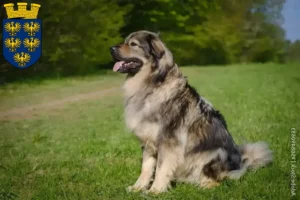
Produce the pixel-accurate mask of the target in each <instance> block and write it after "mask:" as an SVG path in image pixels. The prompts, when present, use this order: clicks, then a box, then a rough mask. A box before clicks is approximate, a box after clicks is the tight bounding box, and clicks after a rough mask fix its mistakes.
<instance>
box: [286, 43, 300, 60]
mask: <svg viewBox="0 0 300 200" xmlns="http://www.w3.org/2000/svg"><path fill="white" fill-rule="evenodd" d="M287 45H288V60H289V61H300V40H296V41H295V42H293V43H291V44H287Z"/></svg>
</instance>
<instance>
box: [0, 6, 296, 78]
mask: <svg viewBox="0 0 300 200" xmlns="http://www.w3.org/2000/svg"><path fill="white" fill-rule="evenodd" d="M2 2H3V3H11V2H13V3H16V2H17V1H16V0H3V1H2ZM27 2H28V3H31V2H32V3H33V2H34V3H40V4H41V5H42V7H41V9H40V12H39V16H38V17H39V18H41V19H42V21H43V43H42V48H43V55H42V57H41V59H40V60H39V61H38V62H37V64H35V65H34V66H32V67H29V68H28V69H26V70H19V69H16V68H14V67H12V66H10V65H9V64H7V62H6V61H5V60H4V59H3V58H2V57H1V60H0V73H1V76H2V77H5V78H6V80H14V79H19V78H22V77H30V76H50V75H52V76H53V75H55V76H66V75H73V74H87V73H91V72H94V71H95V70H97V69H98V68H99V66H100V67H101V68H103V66H105V65H107V63H109V62H111V56H110V54H109V50H108V48H109V46H111V45H113V44H116V43H119V42H121V41H123V39H124V37H125V36H127V35H128V34H129V33H131V32H133V31H137V30H141V29H147V30H150V31H155V32H160V34H161V37H162V39H163V41H165V42H166V43H167V46H168V47H169V48H170V49H171V50H172V52H173V54H174V57H175V60H176V62H177V63H178V64H180V65H191V64H195V65H211V64H230V63H239V62H269V61H273V62H283V61H285V60H286V58H287V53H288V54H289V56H288V57H289V58H292V57H293V58H294V57H295V56H294V54H296V53H295V52H297V51H298V50H297V48H298V45H299V44H298V43H296V44H288V43H287V42H286V41H285V40H284V31H283V29H282V28H281V23H282V16H281V10H282V6H283V4H284V2H285V0H243V1H241V0H149V1H140V0H98V1H96V0H69V1H60V0H29V1H27ZM2 11H3V12H2ZM2 11H1V18H6V16H5V14H4V13H5V11H4V9H3V8H2ZM1 23H2V20H1ZM289 48H291V49H289ZM1 54H2V53H1ZM0 79H1V77H0Z"/></svg>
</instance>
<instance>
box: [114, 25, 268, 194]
mask: <svg viewBox="0 0 300 200" xmlns="http://www.w3.org/2000/svg"><path fill="white" fill-rule="evenodd" d="M110 51H111V54H112V57H113V59H114V60H115V61H116V63H115V65H114V67H113V70H114V71H115V72H120V73H126V74H127V78H126V81H125V83H124V86H123V89H124V93H125V121H126V124H127V126H128V128H129V129H130V130H131V131H133V132H134V133H135V135H136V136H137V138H138V139H139V140H140V142H141V144H142V150H143V161H142V169H141V174H140V176H139V178H138V180H137V181H136V183H135V184H134V185H133V186H130V187H129V188H128V189H129V190H131V191H132V190H134V191H139V190H146V191H148V192H151V193H160V192H164V191H166V190H167V188H168V186H169V185H170V182H171V181H172V180H175V181H183V182H189V183H194V184H198V185H199V186H200V187H203V188H211V187H213V186H216V185H218V184H219V183H220V181H222V180H223V179H225V178H229V179H238V178H240V177H241V176H242V175H243V174H244V173H245V172H246V170H247V169H249V168H258V167H261V166H264V165H266V164H268V163H270V162H271V161H272V152H271V151H270V150H269V148H268V146H267V144H265V143H263V142H257V143H253V144H245V145H242V146H238V145H236V144H235V142H234V140H233V138H232V137H231V135H230V133H229V131H228V129H227V125H226V122H225V120H224V117H223V116H222V115H221V113H220V112H219V111H217V110H215V109H214V108H213V106H212V104H211V103H209V102H208V101H207V100H206V99H204V98H203V97H201V96H200V95H199V94H198V93H197V92H196V90H195V89H194V88H193V87H191V86H190V85H189V84H188V82H187V79H186V78H185V77H184V76H183V75H182V73H181V72H180V70H179V68H178V66H177V64H176V63H175V62H174V60H173V56H172V53H171V52H170V51H169V50H168V48H167V47H166V45H165V44H164V43H163V42H162V41H161V40H160V39H159V36H158V35H157V34H156V33H152V32H148V31H138V32H134V33H131V34H130V35H129V36H128V37H127V38H126V39H125V42H124V43H123V44H120V45H117V46H113V47H111V48H110ZM154 175H155V176H154ZM153 176H154V181H153V183H152V185H151V180H152V177H153ZM150 186H151V187H150ZM149 188H150V189H149Z"/></svg>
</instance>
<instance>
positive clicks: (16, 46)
mask: <svg viewBox="0 0 300 200" xmlns="http://www.w3.org/2000/svg"><path fill="white" fill-rule="evenodd" d="M17 5H18V9H17V10H14V4H13V3H8V4H4V7H5V9H6V12H7V17H8V19H4V20H3V37H2V38H3V41H2V43H3V56H4V58H5V59H6V60H7V61H8V62H9V63H10V64H12V65H13V66H15V67H17V68H27V67H30V66H31V65H33V64H34V63H35V62H36V61H37V60H38V59H39V58H40V57H41V53H42V48H41V42H42V22H41V20H40V19H37V15H38V12H39V8H40V7H41V6H40V5H39V4H35V3H32V4H31V8H30V10H27V9H26V7H27V3H17Z"/></svg>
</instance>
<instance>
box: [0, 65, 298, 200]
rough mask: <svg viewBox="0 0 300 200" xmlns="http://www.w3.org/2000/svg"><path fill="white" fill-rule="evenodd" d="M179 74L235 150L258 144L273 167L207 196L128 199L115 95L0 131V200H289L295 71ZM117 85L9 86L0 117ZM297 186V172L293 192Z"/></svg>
mask: <svg viewBox="0 0 300 200" xmlns="http://www.w3.org/2000/svg"><path fill="white" fill-rule="evenodd" d="M182 70H183V72H184V74H185V75H187V76H188V78H189V82H190V83H191V85H193V86H194V87H195V88H196V89H197V90H198V91H199V93H200V94H201V95H203V96H204V97H206V98H207V99H209V100H210V101H211V102H212V103H213V104H214V106H215V107H216V108H217V109H219V110H221V112H222V113H223V114H224V116H225V118H226V120H227V122H228V126H229V130H230V132H231V134H232V135H233V137H234V138H235V140H236V142H237V143H238V144H240V143H243V142H255V141H259V140H263V141H266V142H267V143H269V144H270V148H271V149H272V150H274V162H273V163H272V164H271V165H269V166H268V167H265V168H262V169H259V170H258V171H256V172H248V173H246V175H245V176H244V177H243V178H242V179H241V180H238V181H225V182H223V183H222V184H221V186H220V187H216V188H213V189H211V190H203V189H200V188H198V187H197V186H194V185H189V184H177V185H176V187H175V188H173V189H172V190H170V191H169V192H167V193H165V194H161V195H158V196H151V195H145V194H143V193H127V192H126V190H125V188H126V187H127V186H129V185H132V184H133V183H134V182H135V180H136V179H137V177H138V175H139V171H140V161H141V150H140V146H139V143H138V141H137V140H136V139H135V137H134V136H133V135H132V134H131V133H129V132H127V131H126V129H125V125H124V121H123V106H122V95H121V94H119V93H118V92H116V93H114V94H111V95H108V96H106V97H104V98H101V99H94V100H88V101H80V102H76V103H72V104H69V105H66V106H65V107H64V108H62V109H60V110H56V111H55V110H53V111H47V112H43V111H42V112H40V114H39V115H38V116H37V117H35V118H28V119H22V120H11V121H0V199H21V200H27V199H38V200H44V199H45V200H47V199H49V200H53V199H71V200H75V199H80V200H83V199H84V200H85V199H100V200H105V199H116V200H118V199H120V200H122V199H187V200H190V199H200V200H201V199H211V200H218V199H232V200H239V199H245V200H250V199H251V200H252V199H254V200H258V199H269V200H277V199H278V200H282V199H290V187H289V183H290V143H289V142H290V129H291V128H293V127H294V128H296V130H297V137H296V141H297V143H296V144H298V142H299V134H298V132H299V130H300V118H299V113H300V93H299V89H300V67H298V66H297V65H296V64H295V65H275V64H266V65H245V66H230V67H210V68H199V67H188V68H183V69H182ZM123 78H124V77H123V76H120V75H118V76H115V77H114V76H109V77H105V78H104V77H103V76H99V77H97V76H96V77H92V78H85V79H78V78H75V79H63V80H58V81H55V80H52V81H47V82H46V83H42V84H39V85H24V84H11V85H8V86H6V87H2V88H0V91H1V96H0V108H1V110H9V109H11V108H14V107H22V106H27V105H34V104H37V103H40V102H43V101H44V100H45V99H48V100H50V101H51V100H52V99H57V98H62V97H65V96H69V95H76V94H78V93H83V92H91V91H97V90H101V89H103V88H107V87H111V85H120V84H121V82H122V80H123ZM120 87H121V85H120ZM11 90H13V92H12V91H11ZM36 93H38V94H42V95H36ZM19 103H20V105H19ZM52 112H53V113H52ZM297 152H299V145H298V146H297ZM298 155H299V154H298ZM299 160H300V158H298V161H297V166H298V168H299V167H300V165H299V164H300V163H299ZM299 177H300V173H299V170H298V169H297V183H298V186H299V185H300V182H299ZM298 188H299V187H298ZM297 193H298V195H299V193H300V190H298V191H297Z"/></svg>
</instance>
